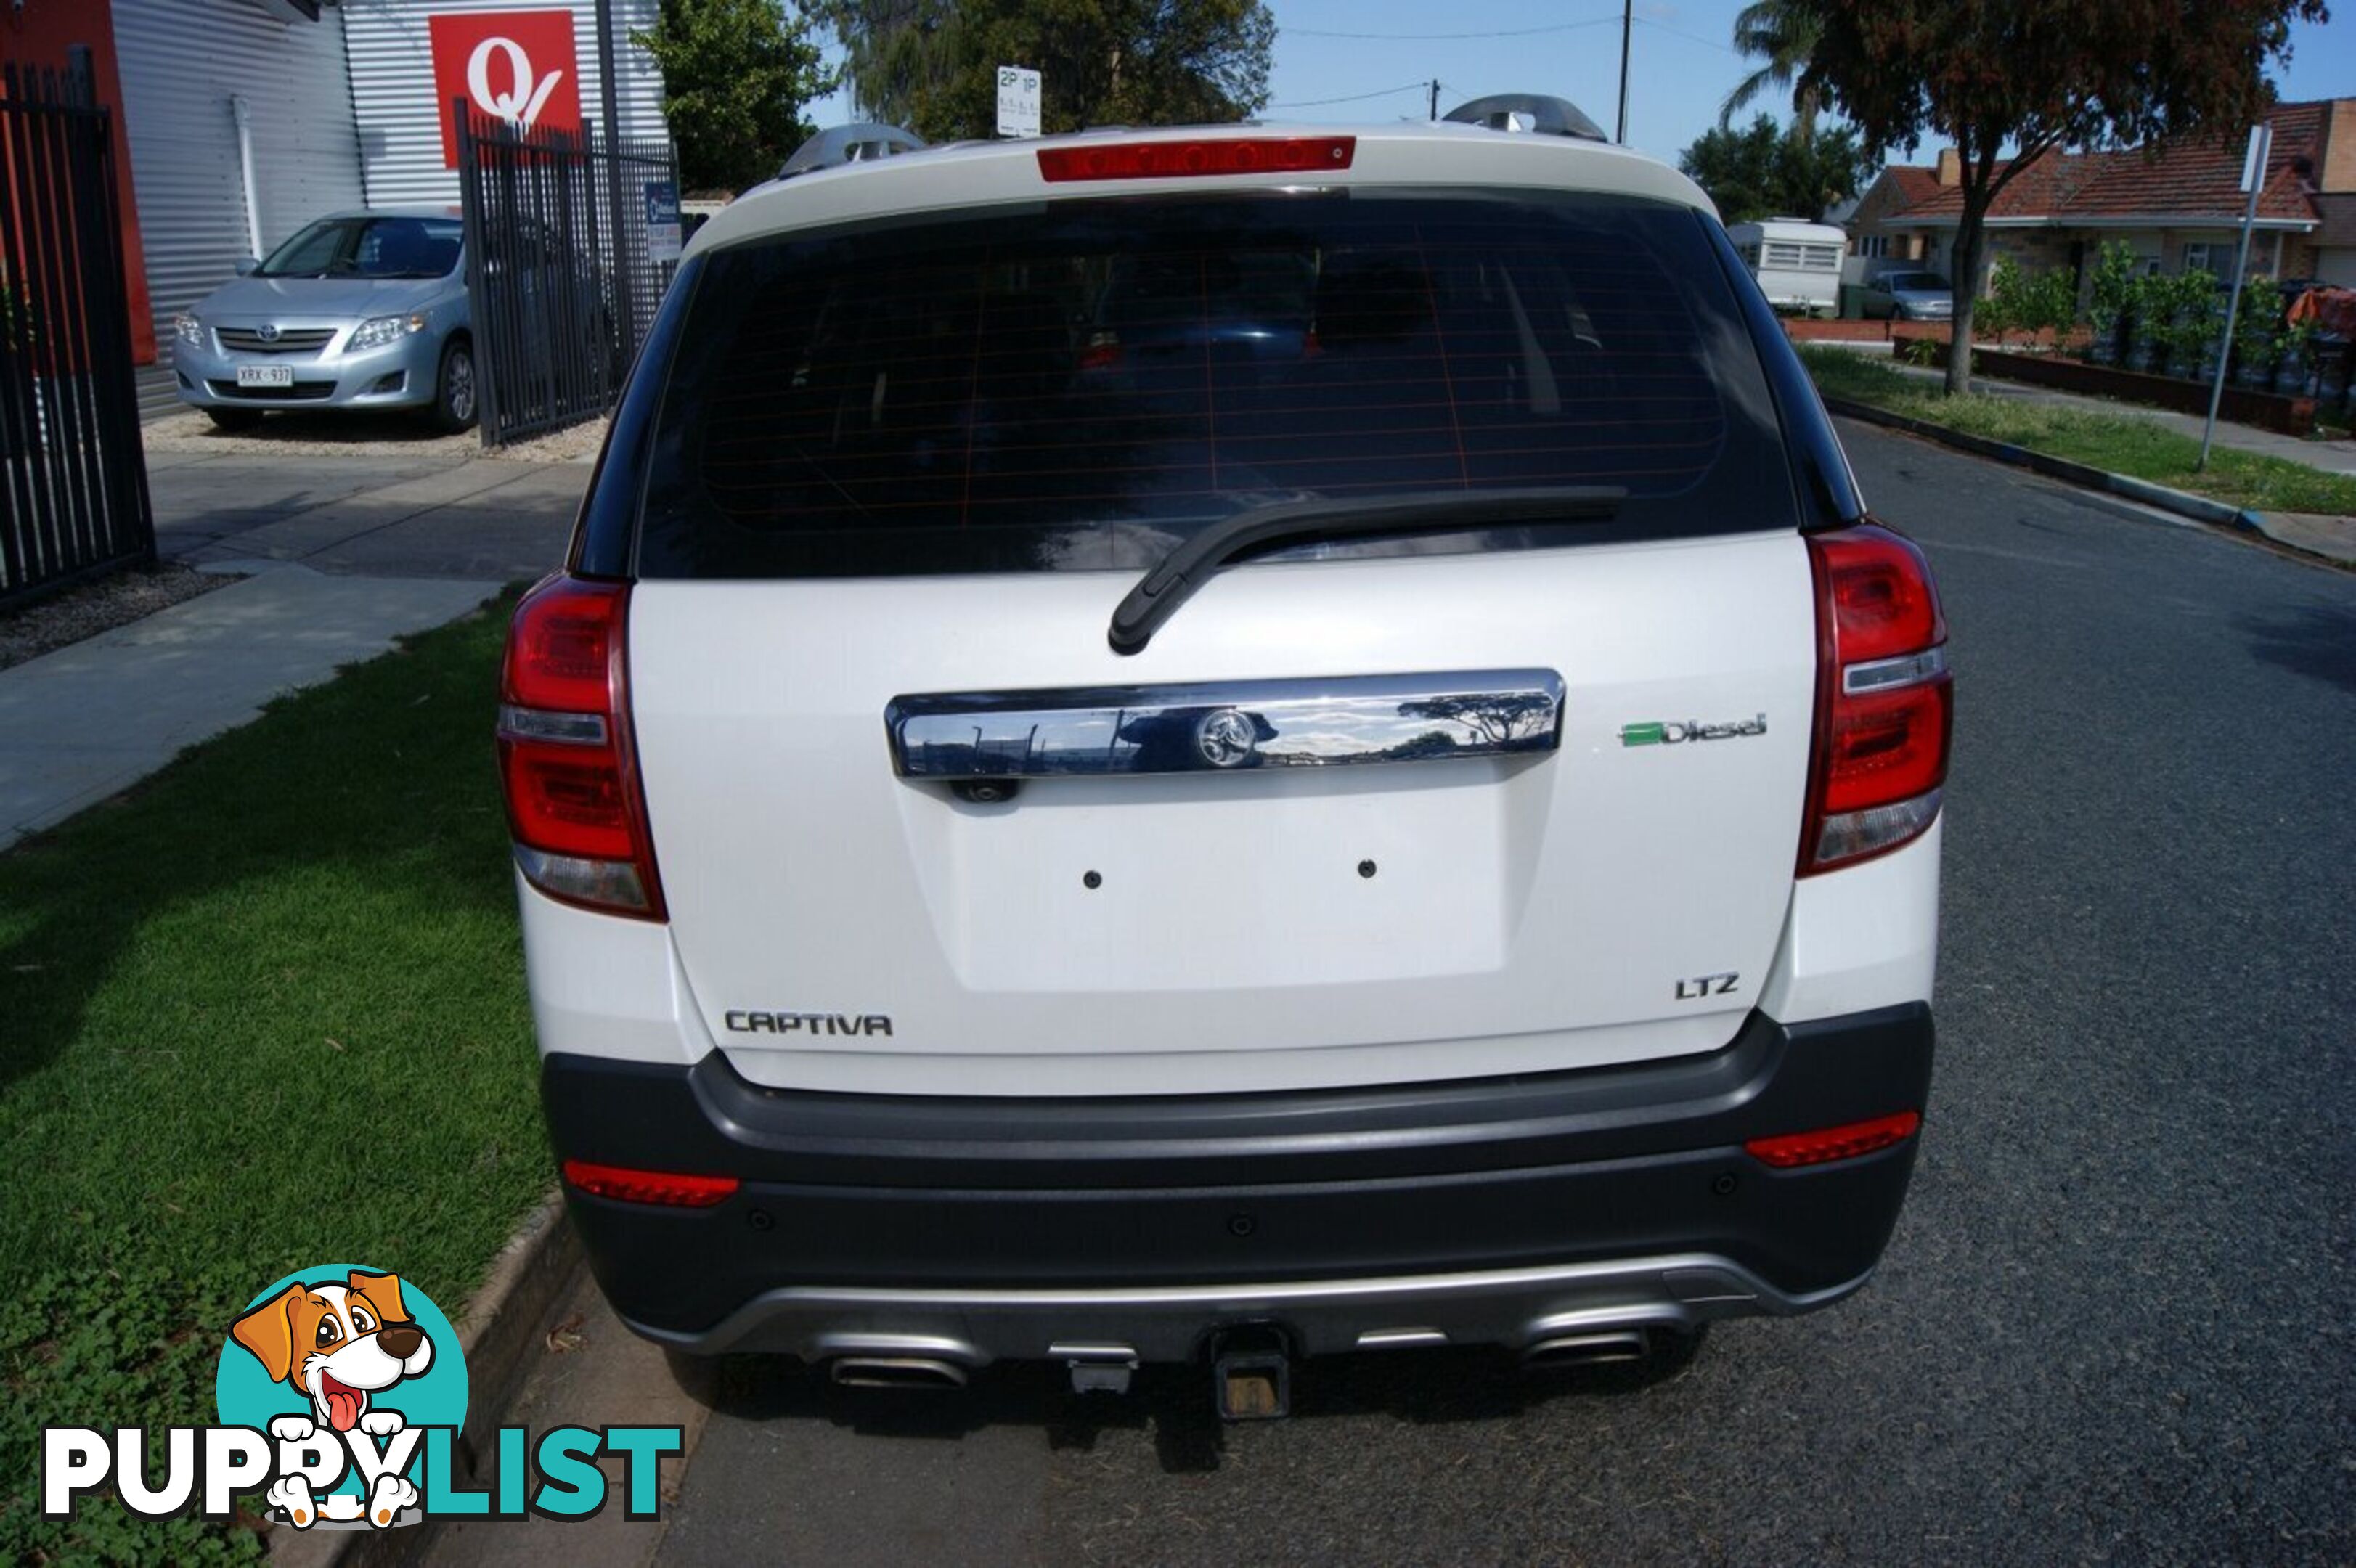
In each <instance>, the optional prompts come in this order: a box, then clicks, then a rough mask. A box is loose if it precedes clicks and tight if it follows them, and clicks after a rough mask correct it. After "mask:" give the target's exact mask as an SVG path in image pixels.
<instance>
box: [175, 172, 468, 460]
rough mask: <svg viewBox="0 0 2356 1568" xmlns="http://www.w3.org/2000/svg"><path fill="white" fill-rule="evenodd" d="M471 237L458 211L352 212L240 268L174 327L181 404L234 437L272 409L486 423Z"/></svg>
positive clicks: (439, 423) (459, 426) (458, 427)
mask: <svg viewBox="0 0 2356 1568" xmlns="http://www.w3.org/2000/svg"><path fill="white" fill-rule="evenodd" d="M463 233H464V230H463V227H462V225H461V224H460V222H459V219H458V218H457V216H456V215H455V213H452V212H451V211H449V210H448V209H447V208H412V209H402V208H393V209H385V210H378V211H367V212H342V213H337V214H334V215H333V216H331V217H327V218H322V219H319V220H318V221H316V222H315V223H313V224H311V225H309V226H308V227H307V228H305V229H303V230H302V231H301V232H300V233H298V234H296V235H295V237H294V238H293V239H291V240H287V241H286V243H284V245H281V246H280V247H279V248H278V249H277V250H276V251H273V252H271V254H270V256H269V258H268V260H266V261H258V262H255V261H246V262H241V263H240V264H239V268H238V271H239V273H240V276H239V277H238V278H237V279H236V281H235V282H233V283H227V284H225V285H223V286H222V287H220V288H219V289H216V290H215V291H213V293H210V294H209V295H207V296H206V297H205V298H204V299H203V300H201V301H199V302H198V304H197V306H196V308H195V309H194V310H191V311H187V312H185V313H183V314H182V315H179V316H177V318H175V320H174V322H173V337H174V341H173V345H172V368H173V369H174V371H175V373H176V375H177V382H178V387H179V393H180V398H181V400H183V401H184V402H189V403H193V404H195V405H196V406H197V407H198V408H200V409H202V410H204V411H206V412H207V413H208V414H209V415H211V416H212V419H213V422H214V423H216V424H218V425H220V426H222V427H224V428H226V429H241V428H245V427H249V426H252V425H253V424H255V423H257V422H258V421H260V420H261V418H262V413H263V412H264V411H266V410H270V409H323V408H327V409H416V410H419V411H423V413H424V414H425V415H426V417H427V418H428V419H429V420H431V421H432V422H433V423H434V425H435V426H436V427H438V428H440V429H442V430H444V431H462V430H466V429H467V428H468V427H470V426H471V425H473V424H474V422H475V413H476V390H477V389H476V380H475V351H474V333H473V314H472V312H471V310H470V309H469V307H468V303H467V298H466V268H465V266H464V265H463V254H462V253H463V250H464V246H463V242H462V241H463Z"/></svg>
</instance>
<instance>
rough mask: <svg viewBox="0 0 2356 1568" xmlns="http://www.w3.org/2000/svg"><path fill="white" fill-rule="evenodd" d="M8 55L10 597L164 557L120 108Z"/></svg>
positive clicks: (6, 572) (3, 280) (1, 139)
mask: <svg viewBox="0 0 2356 1568" xmlns="http://www.w3.org/2000/svg"><path fill="white" fill-rule="evenodd" d="M112 121H113V116H112V112H111V111H110V110H108V109H106V108H105V107H103V106H102V105H101V104H100V103H99V102H98V101H97V99H96V96H95V94H94V92H93V91H92V88H91V71H90V64H89V56H88V54H87V52H86V51H81V50H76V51H75V59H74V65H73V67H72V68H71V69H69V70H67V71H65V72H63V73H59V72H56V71H51V70H29V69H19V68H18V67H17V66H16V65H14V64H10V65H6V66H0V604H5V603H15V602H16V601H18V600H22V599H26V598H29V597H31V596H32V595H35V594H37V593H43V592H50V591H52V590H55V589H59V588H63V587H66V586H68V585H70V584H71V583H74V582H77V581H81V580H83V579H85V578H90V577H95V576H97V575H99V574H100V573H102V572H106V571H114V570H116V569H118V568H121V567H124V566H132V565H153V564H154V562H155V514H154V513H153V512H152V511H151V510H150V509H149V507H148V500H147V460H146V455H145V453H144V452H143V451H142V450H141V449H140V445H139V394H138V390H137V386H136V382H135V379H134V372H133V369H132V366H131V313H130V285H129V283H128V281H127V279H126V277H125V274H124V271H123V229H122V217H121V208H120V205H119V203H118V200H117V197H116V188H117V187H116V183H115V182H116V176H117V171H116V168H115V163H114V131H113V123H112Z"/></svg>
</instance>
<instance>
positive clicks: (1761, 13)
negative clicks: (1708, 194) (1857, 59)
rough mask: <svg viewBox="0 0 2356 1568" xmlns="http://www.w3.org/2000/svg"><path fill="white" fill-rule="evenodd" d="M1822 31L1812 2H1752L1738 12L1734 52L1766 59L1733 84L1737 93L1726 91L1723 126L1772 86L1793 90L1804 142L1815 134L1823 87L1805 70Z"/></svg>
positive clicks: (1797, 129) (1794, 121)
mask: <svg viewBox="0 0 2356 1568" xmlns="http://www.w3.org/2000/svg"><path fill="white" fill-rule="evenodd" d="M1822 30H1823V27H1822V23H1821V22H1820V20H1819V18H1818V16H1817V15H1816V7H1815V5H1813V4H1812V3H1811V0H1752V3H1751V5H1745V6H1744V7H1743V8H1742V9H1741V10H1740V11H1738V12H1736V13H1735V16H1734V47H1735V48H1736V50H1737V51H1738V52H1740V53H1742V54H1746V55H1757V56H1762V57H1764V59H1765V61H1766V63H1765V64H1763V65H1762V66H1761V67H1760V68H1759V69H1757V70H1754V71H1752V72H1751V74H1750V75H1749V76H1746V77H1744V78H1743V79H1742V80H1740V81H1739V82H1737V83H1735V84H1734V91H1732V92H1730V93H1728V94H1727V95H1726V101H1725V103H1724V104H1722V105H1720V106H1719V112H1718V126H1719V130H1721V131H1723V130H1725V129H1726V128H1727V127H1728V126H1729V125H1730V124H1732V123H1734V115H1735V112H1736V111H1737V110H1740V109H1748V108H1749V107H1750V106H1751V104H1752V103H1753V102H1754V101H1757V100H1758V99H1759V98H1761V97H1762V96H1763V95H1764V94H1765V93H1766V92H1768V91H1770V90H1772V91H1778V92H1786V91H1788V92H1790V93H1791V94H1792V128H1793V130H1794V133H1796V134H1797V135H1798V136H1799V137H1800V139H1801V140H1802V141H1806V140H1808V139H1810V138H1811V137H1813V136H1814V135H1815V131H1816V115H1817V113H1818V112H1820V111H1821V110H1822V109H1823V108H1824V101H1823V97H1822V94H1821V92H1820V91H1819V90H1818V89H1817V88H1816V87H1815V85H1813V84H1812V83H1810V82H1809V81H1808V80H1807V69H1808V61H1809V59H1810V58H1811V57H1813V56H1814V55H1815V49H1816V37H1817V36H1818V34H1819V33H1820V32H1822Z"/></svg>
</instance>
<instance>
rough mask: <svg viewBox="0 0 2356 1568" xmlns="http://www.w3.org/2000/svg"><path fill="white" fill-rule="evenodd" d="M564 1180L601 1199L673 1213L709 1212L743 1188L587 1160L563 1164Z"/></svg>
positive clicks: (727, 1181)
mask: <svg viewBox="0 0 2356 1568" xmlns="http://www.w3.org/2000/svg"><path fill="white" fill-rule="evenodd" d="M564 1179H565V1180H567V1181H569V1182H571V1183H572V1184H573V1186H575V1187H577V1188H579V1189H581V1190H582V1191H584V1192H588V1193H594V1195H596V1196H597V1197H599V1198H618V1199H620V1200H622V1201H623V1202H625V1203H660V1204H663V1205H665V1206H667V1207H669V1208H673V1209H709V1208H711V1207H712V1205H714V1204H716V1203H724V1202H726V1201H727V1200H729V1199H730V1198H732V1197H734V1195H735V1192H736V1189H737V1188H738V1187H739V1186H740V1185H742V1184H741V1183H739V1182H738V1181H737V1179H735V1178H734V1177H733V1176H680V1175H677V1174H675V1173H673V1172H671V1171H668V1170H632V1169H630V1168H628V1167H626V1166H619V1165H597V1164H594V1163H592V1162H591V1161H589V1160H585V1159H568V1160H566V1161H565V1162H564Z"/></svg>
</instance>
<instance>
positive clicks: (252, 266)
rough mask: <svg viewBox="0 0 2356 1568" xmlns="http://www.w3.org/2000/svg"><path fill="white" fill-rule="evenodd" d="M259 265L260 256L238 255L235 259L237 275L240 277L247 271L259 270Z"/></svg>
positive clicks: (260, 264) (260, 265) (260, 262)
mask: <svg viewBox="0 0 2356 1568" xmlns="http://www.w3.org/2000/svg"><path fill="white" fill-rule="evenodd" d="M261 267H262V258H261V257H259V256H240V257H239V258H238V259H237V275H238V276H239V277H241V278H242V277H244V276H245V275H246V274H248V273H249V272H258V271H260V270H261Z"/></svg>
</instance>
